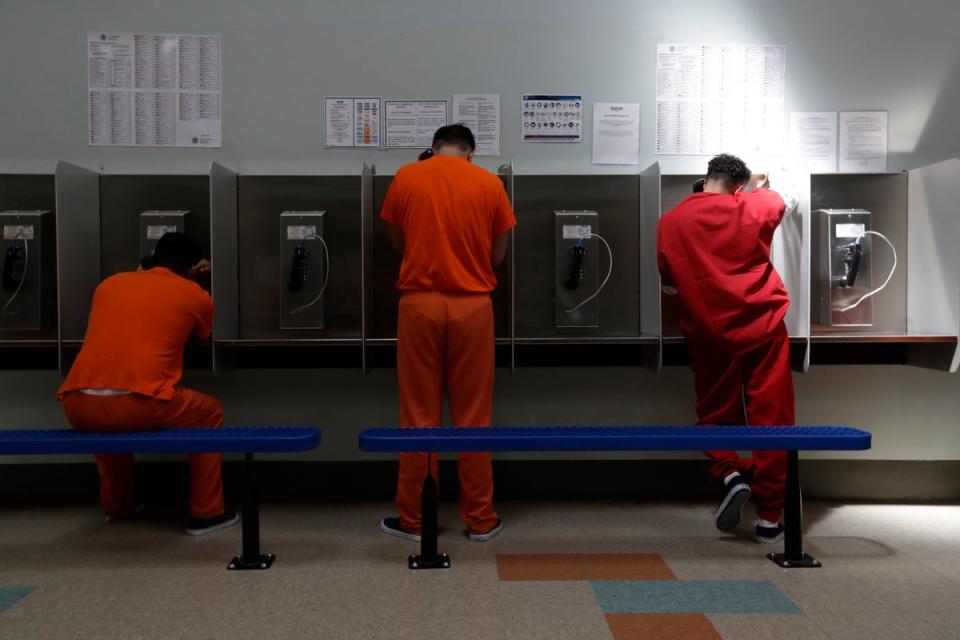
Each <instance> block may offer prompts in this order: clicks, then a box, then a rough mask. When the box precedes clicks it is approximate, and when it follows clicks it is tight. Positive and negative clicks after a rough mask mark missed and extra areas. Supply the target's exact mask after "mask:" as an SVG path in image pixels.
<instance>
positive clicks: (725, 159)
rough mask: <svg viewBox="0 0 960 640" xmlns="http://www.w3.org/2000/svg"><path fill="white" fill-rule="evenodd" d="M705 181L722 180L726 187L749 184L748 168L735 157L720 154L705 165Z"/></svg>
mask: <svg viewBox="0 0 960 640" xmlns="http://www.w3.org/2000/svg"><path fill="white" fill-rule="evenodd" d="M707 180H722V181H723V182H725V183H726V185H727V186H728V187H734V188H735V187H739V186H741V185H745V184H747V183H748V182H750V167H748V166H747V163H745V162H744V161H743V160H741V159H740V158H738V157H737V156H734V155H730V154H729V153H721V154H720V155H718V156H717V157H715V158H713V159H712V160H710V162H709V164H707Z"/></svg>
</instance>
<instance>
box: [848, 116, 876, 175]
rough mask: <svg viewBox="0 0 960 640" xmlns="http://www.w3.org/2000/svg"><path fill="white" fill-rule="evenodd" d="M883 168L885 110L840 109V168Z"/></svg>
mask: <svg viewBox="0 0 960 640" xmlns="http://www.w3.org/2000/svg"><path fill="white" fill-rule="evenodd" d="M886 170H887V112H886V111H842V112H840V172H841V173H883V172H884V171H886Z"/></svg>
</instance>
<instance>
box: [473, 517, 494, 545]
mask: <svg viewBox="0 0 960 640" xmlns="http://www.w3.org/2000/svg"><path fill="white" fill-rule="evenodd" d="M501 531H503V520H501V519H500V518H497V524H495V525H493V528H492V529H490V531H487V532H486V533H470V532H469V531H467V537H468V538H470V539H471V540H472V541H474V542H486V541H487V540H489V539H490V538H492V537H494V536H496V535H497V534H498V533H500V532H501Z"/></svg>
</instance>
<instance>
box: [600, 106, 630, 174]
mask: <svg viewBox="0 0 960 640" xmlns="http://www.w3.org/2000/svg"><path fill="white" fill-rule="evenodd" d="M593 164H640V105H639V104H633V103H631V104H625V103H619V102H594V103H593Z"/></svg>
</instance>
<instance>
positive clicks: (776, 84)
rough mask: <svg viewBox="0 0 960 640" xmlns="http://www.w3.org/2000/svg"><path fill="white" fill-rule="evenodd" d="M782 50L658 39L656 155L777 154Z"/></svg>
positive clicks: (781, 108)
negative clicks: (671, 41) (670, 41)
mask: <svg viewBox="0 0 960 640" xmlns="http://www.w3.org/2000/svg"><path fill="white" fill-rule="evenodd" d="M785 75H786V49H785V48H784V47H782V46H771V45H736V44H730V45H700V44H660V45H657V117H656V121H657V134H656V135H657V140H656V144H657V153H660V154H688V155H712V154H716V153H720V152H723V151H726V152H731V153H743V154H751V155H779V154H780V153H781V152H782V147H783V129H784V94H785V91H784V90H785V86H786V85H785Z"/></svg>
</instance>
